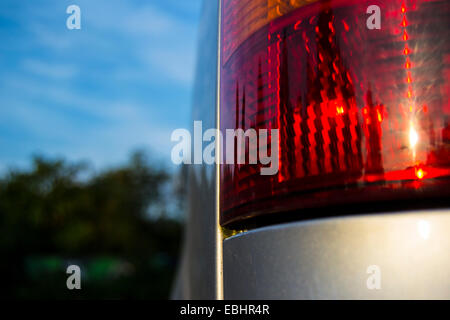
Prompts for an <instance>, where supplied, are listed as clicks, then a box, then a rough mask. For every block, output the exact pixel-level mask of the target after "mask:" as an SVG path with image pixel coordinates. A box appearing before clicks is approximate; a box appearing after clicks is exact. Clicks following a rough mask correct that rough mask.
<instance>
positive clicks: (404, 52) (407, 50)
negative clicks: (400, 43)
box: [403, 47, 411, 56]
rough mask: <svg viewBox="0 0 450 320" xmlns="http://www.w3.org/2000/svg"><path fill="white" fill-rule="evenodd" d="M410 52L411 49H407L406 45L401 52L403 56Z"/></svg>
mask: <svg viewBox="0 0 450 320" xmlns="http://www.w3.org/2000/svg"><path fill="white" fill-rule="evenodd" d="M410 53H411V50H409V48H408V47H405V50H403V54H404V55H405V56H407V55H408V54H410Z"/></svg>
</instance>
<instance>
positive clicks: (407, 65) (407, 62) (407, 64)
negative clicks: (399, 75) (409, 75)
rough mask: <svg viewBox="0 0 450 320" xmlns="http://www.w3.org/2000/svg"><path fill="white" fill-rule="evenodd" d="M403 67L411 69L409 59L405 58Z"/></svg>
mask: <svg viewBox="0 0 450 320" xmlns="http://www.w3.org/2000/svg"><path fill="white" fill-rule="evenodd" d="M405 68H406V69H411V62H410V61H409V59H407V60H406V64H405Z"/></svg>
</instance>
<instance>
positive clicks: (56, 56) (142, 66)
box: [0, 0, 201, 171]
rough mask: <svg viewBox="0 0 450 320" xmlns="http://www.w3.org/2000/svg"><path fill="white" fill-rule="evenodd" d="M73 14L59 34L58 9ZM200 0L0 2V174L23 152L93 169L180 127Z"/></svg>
mask: <svg viewBox="0 0 450 320" xmlns="http://www.w3.org/2000/svg"><path fill="white" fill-rule="evenodd" d="M71 4H76V5H78V6H79V7H80V8H81V30H68V29H67V28H66V19H67V17H68V16H69V15H68V14H67V13H66V8H67V7H68V6H69V5H71ZM200 11H201V0H188V1H181V0H142V1H140V0H71V1H62V0H39V1H29V0H2V1H1V2H0V39H1V41H0V171H3V170H5V169H6V168H9V167H22V166H26V165H27V164H28V163H29V160H30V157H31V155H33V154H44V155H47V156H51V157H65V158H67V159H69V160H73V161H78V160H89V161H90V162H91V163H92V164H93V165H94V167H95V168H98V169H100V168H104V167H108V166H114V165H117V164H120V163H123V162H124V161H126V159H127V158H128V156H129V153H130V151H132V150H134V149H137V148H145V149H150V150H151V151H152V152H153V154H154V155H155V157H156V158H159V159H162V160H163V161H166V162H169V161H170V150H171V147H172V146H173V143H172V142H171V141H170V134H171V132H172V130H174V129H176V128H180V127H188V128H189V127H190V125H189V121H190V108H191V90H192V85H193V83H192V82H193V78H194V69H195V55H196V47H197V29H198V23H199V18H200Z"/></svg>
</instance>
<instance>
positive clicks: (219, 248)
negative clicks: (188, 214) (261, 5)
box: [214, 0, 223, 300]
mask: <svg viewBox="0 0 450 320" xmlns="http://www.w3.org/2000/svg"><path fill="white" fill-rule="evenodd" d="M218 1H219V6H218V8H219V10H218V15H219V18H218V24H217V25H218V31H217V32H218V34H217V42H218V43H217V83H216V85H217V90H216V92H217V96H216V126H217V128H216V129H217V134H216V219H215V226H214V227H215V228H216V299H217V300H223V235H222V228H221V227H220V162H221V161H220V160H221V158H222V149H221V148H222V145H221V143H220V139H219V138H218V137H220V64H221V63H220V59H221V54H220V52H221V26H222V1H221V0H218Z"/></svg>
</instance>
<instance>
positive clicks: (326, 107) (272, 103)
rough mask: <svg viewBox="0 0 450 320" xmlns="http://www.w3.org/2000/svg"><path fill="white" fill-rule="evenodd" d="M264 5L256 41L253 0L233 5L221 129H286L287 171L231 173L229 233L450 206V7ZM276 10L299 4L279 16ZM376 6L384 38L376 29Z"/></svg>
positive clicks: (225, 36)
mask: <svg viewBox="0 0 450 320" xmlns="http://www.w3.org/2000/svg"><path fill="white" fill-rule="evenodd" d="M244 2H245V1H244ZM255 2H258V3H259V4H260V6H259V7H258V8H259V9H260V13H258V15H256V17H254V21H259V23H261V21H267V22H266V23H265V24H263V25H261V26H259V25H258V28H256V29H255V30H254V31H253V30H252V31H251V32H249V30H250V29H252V28H251V25H252V23H256V22H252V21H253V20H251V19H250V18H248V19H247V21H246V23H247V25H244V22H243V19H244V18H243V14H242V12H243V9H242V6H243V5H242V2H239V1H236V0H223V2H222V31H221V32H222V46H221V47H222V55H221V57H222V58H221V74H220V78H221V83H220V88H221V90H220V95H221V96H220V128H221V131H222V132H225V130H226V129H235V128H241V129H243V130H244V131H245V130H247V129H249V128H254V129H279V148H278V149H279V155H278V159H279V171H278V173H277V174H276V175H273V176H264V175H260V168H261V167H262V166H264V165H260V164H258V165H255V164H248V158H247V162H246V163H247V164H232V165H231V164H222V165H221V178H220V183H221V184H220V190H221V202H220V206H221V223H222V225H226V224H229V223H232V222H236V221H239V220H242V219H246V218H249V217H255V216H259V215H262V214H268V213H275V212H276V213H277V214H280V213H281V212H287V211H289V212H293V211H298V212H299V214H301V210H298V209H304V208H316V207H329V206H334V205H347V204H352V203H353V204H354V203H371V202H380V201H384V200H393V199H394V200H408V199H422V198H429V197H448V195H449V192H448V190H449V189H450V184H449V180H448V177H450V100H449V97H450V82H449V80H448V79H449V77H450V42H449V39H450V2H449V1H446V0H436V1H433V0H430V1H425V0H415V1H406V0H404V1H401V0H376V1H361V0H359V1H348V0H347V1H339V0H335V1H317V2H313V3H308V2H311V1H295V0H294V1H291V0H265V1H262V0H259V1H255ZM274 2H275V3H280V6H279V7H278V9H280V8H281V9H283V8H286V6H285V7H283V6H282V4H283V3H286V5H289V3H297V6H294V7H292V6H291V7H290V8H291V9H290V10H286V12H288V13H286V14H283V13H280V14H279V17H275V19H272V18H270V15H271V12H272V10H275V9H276V8H275V9H273V8H274V4H273V3H274ZM299 2H302V3H300V4H298V3H299ZM238 3H239V6H240V7H241V8H240V9H239V10H237V9H236V6H238ZM251 3H252V1H247V4H248V5H250V4H251ZM261 3H263V4H264V3H266V4H267V6H266V7H264V5H261ZM306 3H308V4H306ZM370 5H377V6H378V7H379V8H380V9H381V11H380V12H381V29H372V30H371V29H369V28H368V27H367V23H366V22H367V19H368V18H369V17H370V16H371V14H368V13H366V11H367V8H368V7H369V6H370ZM264 8H266V9H264ZM255 10H256V9H255ZM278 11H279V10H278ZM261 17H262V18H261ZM266 18H267V19H266ZM258 19H259V20H258ZM264 19H266V20H264ZM243 34H244V35H245V36H243ZM247 34H248V35H247ZM269 141H270V140H269ZM269 147H270V143H269ZM224 150H226V148H224ZM246 151H247V154H248V151H249V148H248V147H247V148H246Z"/></svg>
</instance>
